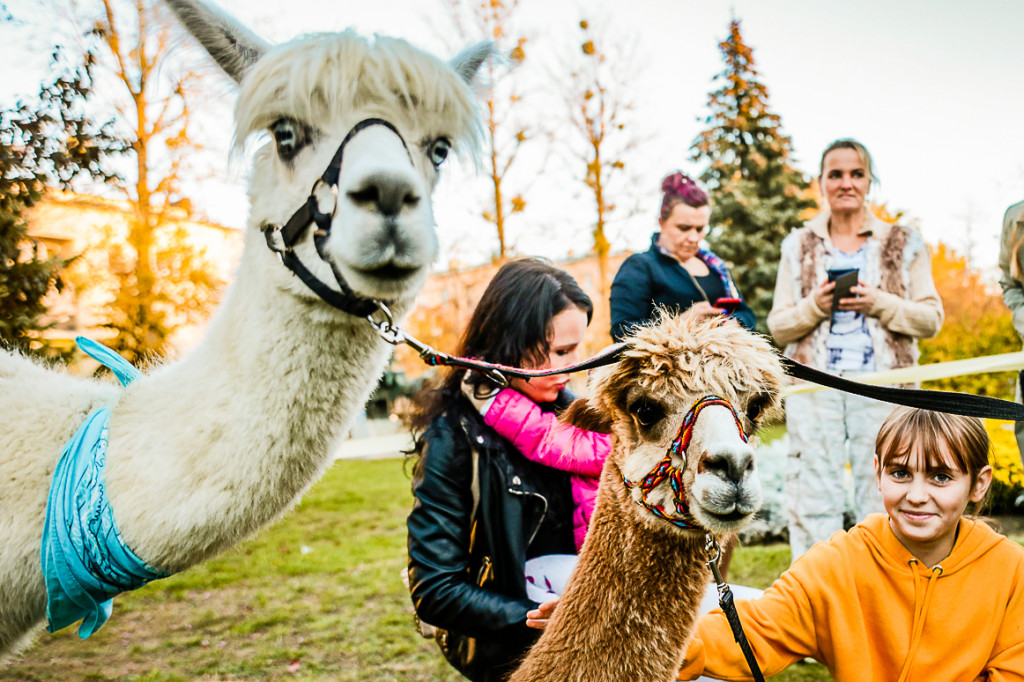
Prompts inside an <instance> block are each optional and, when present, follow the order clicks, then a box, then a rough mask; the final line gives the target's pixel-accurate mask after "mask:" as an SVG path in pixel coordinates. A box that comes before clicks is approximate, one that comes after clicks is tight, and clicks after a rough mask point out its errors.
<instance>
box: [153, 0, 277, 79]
mask: <svg viewBox="0 0 1024 682" xmlns="http://www.w3.org/2000/svg"><path fill="white" fill-rule="evenodd" d="M165 1H166V2H167V5H168V6H169V7H170V8H171V10H172V11H173V12H174V14H175V16H177V17H178V21H180V22H181V24H182V25H183V26H184V27H185V29H186V30H188V32H189V33H191V34H192V36H193V37H194V38H195V39H196V40H198V41H199V43H200V44H201V45H202V46H203V47H204V48H206V51H207V52H208V53H209V54H210V56H211V57H213V60H214V61H215V62H217V64H218V65H219V66H220V68H222V69H224V72H225V73H227V75H229V76H231V78H233V79H234V80H235V82H236V83H238V82H241V80H242V76H244V75H245V72H246V71H248V69H249V67H250V66H252V65H253V64H255V63H256V62H257V61H258V60H259V58H260V57H262V56H263V54H264V53H265V52H266V51H267V50H268V49H269V48H270V44H269V43H267V42H266V41H265V40H263V39H262V38H260V37H259V36H257V35H256V34H255V33H253V32H252V31H250V30H249V29H247V28H246V27H245V26H243V25H242V24H240V23H239V22H238V21H237V20H235V19H234V18H233V17H231V16H228V15H227V14H225V13H224V12H222V11H221V10H220V9H218V8H217V7H215V6H214V5H212V4H208V3H206V2H204V0H165Z"/></svg>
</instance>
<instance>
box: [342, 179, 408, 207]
mask: <svg viewBox="0 0 1024 682" xmlns="http://www.w3.org/2000/svg"><path fill="white" fill-rule="evenodd" d="M348 197H349V199H351V200H352V201H353V202H354V203H355V204H356V205H358V206H359V207H361V208H363V209H365V210H373V211H377V212H378V213H380V214H381V215H383V216H387V217H394V216H397V215H398V214H399V213H401V212H402V211H403V210H405V209H407V208H415V207H416V205H417V204H419V202H420V194H419V192H418V191H417V190H416V187H415V186H413V184H412V182H411V181H410V180H409V179H407V178H404V177H402V176H400V175H394V174H391V173H374V174H372V175H368V176H366V177H365V178H363V180H362V181H361V182H360V183H359V184H358V186H357V188H356V189H353V190H349V192H348Z"/></svg>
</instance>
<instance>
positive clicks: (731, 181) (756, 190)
mask: <svg viewBox="0 0 1024 682" xmlns="http://www.w3.org/2000/svg"><path fill="white" fill-rule="evenodd" d="M718 47H719V49H720V50H721V52H722V57H723V59H724V60H725V64H726V68H725V70H724V71H722V72H721V73H719V74H718V75H717V76H716V77H715V81H716V82H719V83H720V84H721V85H720V87H719V88H718V89H717V90H715V91H714V92H712V93H711V94H710V96H709V98H708V109H709V110H710V113H709V115H708V116H707V118H706V119H705V123H706V124H707V126H708V128H707V129H706V130H704V132H702V133H700V135H698V136H697V139H696V140H695V141H694V143H693V146H692V149H693V157H692V158H693V160H694V161H704V162H707V163H708V167H707V169H706V170H705V171H704V173H703V174H702V175H701V180H702V181H703V182H704V184H705V185H706V186H707V188H708V189H709V190H710V193H711V197H712V211H711V225H712V228H713V229H712V232H711V234H710V235H709V237H708V242H709V244H710V245H711V248H712V250H714V251H715V252H716V253H717V254H718V255H719V256H721V257H722V258H723V259H724V260H725V261H726V262H727V263H729V265H730V267H731V271H732V274H733V277H734V278H735V280H736V285H737V287H739V289H740V291H741V292H742V293H743V296H744V298H745V299H746V300H747V303H748V304H749V305H750V307H751V308H752V309H753V310H754V313H755V314H756V315H757V319H758V326H759V328H761V329H762V330H764V329H766V327H765V320H766V318H767V316H768V312H769V311H770V310H771V305H772V296H773V294H774V291H775V276H776V273H777V271H778V264H779V255H780V247H781V244H782V239H783V238H784V237H785V236H786V235H787V234H789V232H790V230H792V229H793V228H794V227H799V226H800V224H801V223H802V222H803V221H804V220H805V219H806V217H807V216H806V215H805V211H808V210H811V209H814V207H815V205H816V204H815V202H814V200H813V198H812V195H811V193H810V190H809V183H808V181H807V180H806V179H805V178H804V176H803V174H802V173H800V172H799V171H797V170H796V169H795V168H793V166H792V165H791V154H792V150H793V143H792V140H791V139H790V138H789V137H788V136H787V135H785V134H784V133H783V132H782V121H781V119H780V118H779V116H778V115H777V114H775V113H773V112H772V111H771V110H770V109H769V105H768V89H767V88H766V87H765V86H764V84H762V83H761V82H759V81H758V73H757V69H756V68H755V67H754V53H753V50H752V49H751V48H750V47H748V46H747V45H746V44H745V43H744V42H743V37H742V35H741V34H740V22H739V20H736V19H734V20H733V21H732V22H731V23H730V24H729V37H728V38H726V39H725V40H724V41H722V42H721V43H719V46H718Z"/></svg>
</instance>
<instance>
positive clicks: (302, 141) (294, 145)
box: [270, 118, 311, 161]
mask: <svg viewBox="0 0 1024 682" xmlns="http://www.w3.org/2000/svg"><path fill="white" fill-rule="evenodd" d="M270 132H271V134H272V135H273V136H274V143H275V144H276V145H277V155H278V156H280V157H281V160H282V161H291V160H292V159H294V158H295V155H296V154H298V153H299V152H300V151H302V148H303V147H305V146H306V144H307V143H308V142H309V138H310V136H311V135H310V130H309V128H308V127H306V126H304V125H302V124H301V123H299V122H298V121H296V120H295V119H294V118H279V119H277V120H276V121H274V122H273V123H272V124H271V126H270Z"/></svg>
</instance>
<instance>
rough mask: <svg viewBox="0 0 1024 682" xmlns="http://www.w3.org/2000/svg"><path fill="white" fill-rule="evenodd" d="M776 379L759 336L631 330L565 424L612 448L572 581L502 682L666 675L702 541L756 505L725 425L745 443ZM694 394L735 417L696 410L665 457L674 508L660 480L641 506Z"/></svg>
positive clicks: (745, 452)
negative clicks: (677, 484) (675, 485)
mask: <svg viewBox="0 0 1024 682" xmlns="http://www.w3.org/2000/svg"><path fill="white" fill-rule="evenodd" d="M784 376H785V374H784V371H783V369H782V366H781V364H780V362H779V358H778V355H777V354H776V353H775V351H774V350H772V348H771V346H770V345H769V344H768V342H767V341H766V340H765V339H764V338H762V337H760V336H757V335H754V334H751V333H749V332H747V331H745V330H743V329H742V328H741V327H740V326H739V325H738V324H736V323H735V322H734V321H731V320H728V319H725V318H719V317H712V318H704V319H703V320H701V319H697V318H695V317H692V316H689V315H681V316H678V317H675V318H668V317H665V318H663V319H661V320H660V321H658V322H656V323H654V324H653V325H651V326H648V327H646V328H644V329H642V330H641V331H639V332H637V333H636V334H635V335H634V337H633V338H632V339H631V340H630V341H629V347H628V349H627V351H626V352H625V355H624V356H623V358H622V360H621V361H620V362H619V363H618V364H617V365H615V366H612V367H610V368H605V369H603V370H601V371H600V373H595V376H594V377H593V379H592V385H591V396H590V398H588V399H587V400H586V401H583V400H581V401H577V403H575V404H574V405H573V406H572V407H571V408H570V410H569V412H568V414H567V415H566V417H565V419H566V420H567V421H571V422H572V423H574V424H576V425H577V426H580V427H582V428H587V429H591V430H601V431H606V432H611V433H613V434H614V436H615V446H614V448H613V450H612V453H611V455H610V456H609V457H608V460H607V462H606V463H605V467H604V471H603V472H602V474H601V486H600V490H599V492H598V501H597V507H596V509H595V511H594V516H593V518H592V520H591V524H590V529H589V531H588V534H587V541H586V543H585V544H584V546H583V550H582V552H581V553H580V559H579V564H578V565H577V567H576V571H575V572H574V573H573V576H572V578H571V579H570V581H569V586H568V587H567V589H566V592H565V594H564V595H563V596H562V599H561V601H560V603H559V605H558V608H557V609H556V610H555V613H554V616H553V617H552V619H551V621H550V623H549V624H548V626H547V629H546V630H545V631H544V634H543V635H542V636H541V638H540V640H539V641H538V642H537V644H535V645H534V647H533V648H532V649H531V651H530V652H529V654H528V655H527V657H526V658H525V660H524V661H523V664H522V665H521V666H520V668H519V669H518V670H517V671H516V672H515V673H514V674H513V675H512V677H511V680H512V681H513V682H525V681H538V682H539V681H541V680H545V681H547V680H565V681H568V680H578V681H580V682H583V681H586V682H590V681H592V680H644V682H655V681H658V680H673V679H675V677H676V673H677V671H678V670H679V666H680V664H681V662H682V658H683V653H684V652H685V646H686V642H687V640H688V639H689V637H690V633H691V632H692V630H693V625H694V622H695V620H696V618H697V610H698V607H699V605H700V602H701V598H702V597H703V596H704V591H705V588H706V587H707V585H708V582H709V579H710V575H709V571H708V569H707V567H706V565H705V562H706V560H707V555H706V553H705V535H706V533H708V532H710V533H712V534H714V535H716V536H719V537H720V536H721V535H722V534H727V533H731V532H733V531H735V530H737V529H739V528H741V527H742V526H743V525H744V524H745V523H746V522H747V521H748V520H750V518H751V517H752V515H753V514H754V512H756V511H757V509H758V507H760V504H761V490H760V485H759V483H758V481H757V477H756V472H755V470H754V462H753V447H752V444H750V443H748V442H746V439H745V437H744V436H743V435H742V434H741V433H740V430H739V425H740V424H741V425H742V428H743V430H744V431H745V432H746V433H751V432H753V431H754V429H755V428H756V426H757V424H758V423H759V422H760V421H761V420H763V419H764V418H765V417H766V416H773V415H774V414H775V413H777V411H778V409H779V389H780V388H781V386H782V384H783V381H784ZM708 395H713V396H717V397H719V398H723V399H725V400H726V401H728V402H729V403H730V404H731V405H732V407H733V408H734V409H735V416H734V413H733V412H732V411H730V409H729V407H727V406H723V405H721V404H709V406H707V407H706V408H704V409H702V410H700V411H699V412H698V414H697V416H696V417H695V419H693V420H692V434H691V436H692V437H691V438H690V440H689V445H688V447H687V448H686V449H685V451H684V452H685V457H686V459H685V463H684V460H683V458H682V457H680V456H679V455H678V454H673V455H671V465H672V466H673V467H676V468H678V469H680V470H681V471H682V476H681V482H682V495H680V498H681V499H680V500H679V501H678V502H679V503H680V505H681V507H677V506H676V502H677V500H676V495H675V494H674V493H673V491H672V488H671V487H670V484H669V482H668V480H664V481H661V482H659V483H657V484H656V485H654V486H653V487H652V488H650V489H649V492H648V493H647V494H646V497H645V496H644V492H643V491H642V490H641V487H642V486H641V485H640V482H641V481H643V480H644V479H645V477H647V476H648V474H649V473H650V472H651V471H652V470H653V469H655V467H656V466H658V464H659V462H661V460H663V459H664V458H665V457H666V455H667V454H668V453H669V448H670V446H671V445H672V444H673V441H674V440H676V438H677V435H678V434H680V432H681V425H682V423H683V420H684V416H685V415H686V414H687V412H690V411H691V407H693V406H694V404H695V403H697V402H698V401H700V400H701V399H702V398H704V397H706V396H708ZM737 422H738V423H737ZM624 479H625V480H628V481H629V485H628V486H627V484H626V483H624ZM651 482H652V480H651V479H648V481H647V483H651ZM644 503H646V505H647V506H644ZM658 506H660V507H661V508H662V511H652V510H651V509H652V508H654V507H658ZM687 506H688V510H686V507H687ZM679 509H682V510H683V511H682V512H680V511H679ZM663 512H664V513H663ZM666 517H667V518H666ZM676 522H678V523H680V524H685V525H689V526H691V527H689V528H682V527H679V526H678V525H676Z"/></svg>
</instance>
